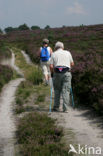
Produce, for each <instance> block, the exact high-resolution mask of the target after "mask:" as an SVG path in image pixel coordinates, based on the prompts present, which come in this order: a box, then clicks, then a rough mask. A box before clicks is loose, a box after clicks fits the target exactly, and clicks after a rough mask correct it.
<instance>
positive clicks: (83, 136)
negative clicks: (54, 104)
mask: <svg viewBox="0 0 103 156" xmlns="http://www.w3.org/2000/svg"><path fill="white" fill-rule="evenodd" d="M50 116H51V117H53V118H56V119H57V120H58V123H59V125H61V126H62V127H63V128H64V129H66V130H67V131H69V130H71V131H72V132H73V133H74V135H75V139H76V140H75V139H74V140H72V143H73V144H74V145H75V144H80V145H87V146H88V147H98V146H99V147H101V149H102V154H101V156H103V123H102V121H103V118H102V117H94V116H93V115H92V112H91V111H89V110H86V109H85V110H83V109H82V110H79V109H75V110H74V109H72V108H71V107H70V108H69V113H59V112H58V113H55V112H52V113H51V115H50ZM66 138H67V139H66V141H67V140H68V141H67V142H68V143H69V144H70V142H69V136H68V134H67V135H66ZM69 144H68V147H69ZM94 156H95V154H94Z"/></svg>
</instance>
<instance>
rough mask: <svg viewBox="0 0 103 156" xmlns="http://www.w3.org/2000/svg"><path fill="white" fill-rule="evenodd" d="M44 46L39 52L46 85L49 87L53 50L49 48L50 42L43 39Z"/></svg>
mask: <svg viewBox="0 0 103 156" xmlns="http://www.w3.org/2000/svg"><path fill="white" fill-rule="evenodd" d="M42 43H43V45H42V47H41V48H40V50H39V56H40V64H41V67H42V71H43V74H44V79H45V84H46V85H48V83H49V78H50V67H49V66H50V57H51V54H52V49H51V48H50V47H49V46H48V44H49V40H48V39H46V38H45V39H43V42H42Z"/></svg>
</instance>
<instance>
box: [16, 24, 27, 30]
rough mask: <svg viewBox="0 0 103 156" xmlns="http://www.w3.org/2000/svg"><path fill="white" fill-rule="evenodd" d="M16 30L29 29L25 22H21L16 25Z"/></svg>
mask: <svg viewBox="0 0 103 156" xmlns="http://www.w3.org/2000/svg"><path fill="white" fill-rule="evenodd" d="M18 30H29V27H28V26H27V24H23V25H20V26H19V27H18Z"/></svg>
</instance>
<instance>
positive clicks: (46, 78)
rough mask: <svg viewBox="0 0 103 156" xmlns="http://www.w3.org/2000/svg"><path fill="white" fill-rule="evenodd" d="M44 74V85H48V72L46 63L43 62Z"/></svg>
mask: <svg viewBox="0 0 103 156" xmlns="http://www.w3.org/2000/svg"><path fill="white" fill-rule="evenodd" d="M41 67H42V72H43V75H44V83H45V84H48V70H47V64H46V62H41Z"/></svg>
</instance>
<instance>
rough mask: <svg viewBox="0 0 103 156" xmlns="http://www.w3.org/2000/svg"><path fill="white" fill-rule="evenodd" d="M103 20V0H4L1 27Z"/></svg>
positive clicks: (77, 24) (97, 22) (83, 22)
mask: <svg viewBox="0 0 103 156" xmlns="http://www.w3.org/2000/svg"><path fill="white" fill-rule="evenodd" d="M24 23H26V24H27V25H28V26H29V27H31V26H33V25H37V26H40V27H41V28H44V27H45V26H46V25H49V26H50V27H62V26H79V25H82V24H83V25H93V24H103V0H0V28H1V29H4V28H6V27H9V26H11V27H18V26H19V25H22V24H24Z"/></svg>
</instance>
